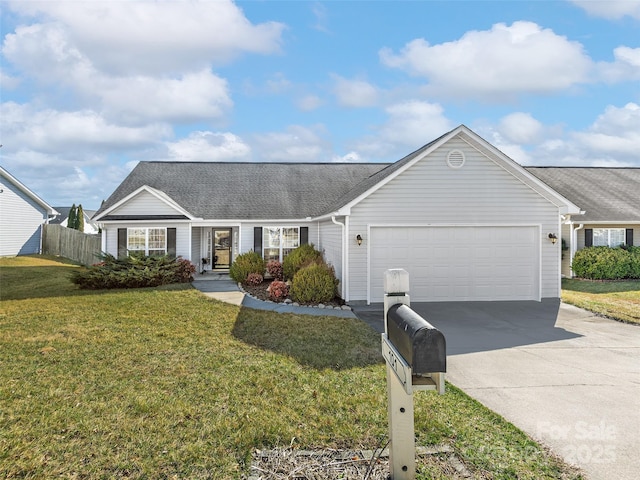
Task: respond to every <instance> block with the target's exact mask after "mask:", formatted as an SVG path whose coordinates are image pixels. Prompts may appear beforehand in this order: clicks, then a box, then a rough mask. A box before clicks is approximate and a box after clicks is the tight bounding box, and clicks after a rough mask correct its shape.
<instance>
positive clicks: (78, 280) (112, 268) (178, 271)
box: [71, 254, 196, 290]
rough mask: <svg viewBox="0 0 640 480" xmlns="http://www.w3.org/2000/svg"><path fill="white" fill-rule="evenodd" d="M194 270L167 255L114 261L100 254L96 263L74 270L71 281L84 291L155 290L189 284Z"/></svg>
mask: <svg viewBox="0 0 640 480" xmlns="http://www.w3.org/2000/svg"><path fill="white" fill-rule="evenodd" d="M195 271H196V267H195V265H193V264H192V263H191V262H190V261H188V260H184V259H182V258H175V257H173V256H169V255H151V256H145V255H140V254H132V255H130V256H129V257H127V258H116V257H114V256H113V255H109V254H104V255H102V261H101V262H100V263H97V264H95V265H92V266H91V267H89V268H87V269H78V270H77V271H75V272H74V273H73V275H72V277H71V281H72V282H73V283H75V284H76V285H78V286H80V288H82V289H88V290H97V289H110V288H143V287H157V286H160V285H168V284H170V283H188V282H191V281H192V280H193V274H194V273H195Z"/></svg>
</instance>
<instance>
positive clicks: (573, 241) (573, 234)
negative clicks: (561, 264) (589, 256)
mask: <svg viewBox="0 0 640 480" xmlns="http://www.w3.org/2000/svg"><path fill="white" fill-rule="evenodd" d="M571 227H573V223H572V224H571ZM583 227H584V223H581V224H580V225H579V226H578V227H577V228H575V229H574V228H571V250H569V254H570V255H571V257H570V259H569V261H570V262H571V263H570V265H571V277H572V278H573V276H574V275H573V257H574V255H575V254H576V252H577V251H578V248H577V247H578V233H577V232H578V230H580V229H581V228H583Z"/></svg>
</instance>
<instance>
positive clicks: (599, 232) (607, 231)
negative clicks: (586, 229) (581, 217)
mask: <svg viewBox="0 0 640 480" xmlns="http://www.w3.org/2000/svg"><path fill="white" fill-rule="evenodd" d="M624 243H625V229H624V228H594V229H593V246H594V247H619V246H620V245H624Z"/></svg>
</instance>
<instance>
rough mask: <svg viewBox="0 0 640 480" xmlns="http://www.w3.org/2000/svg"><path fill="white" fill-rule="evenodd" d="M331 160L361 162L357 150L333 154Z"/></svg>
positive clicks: (336, 161)
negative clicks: (340, 154)
mask: <svg viewBox="0 0 640 480" xmlns="http://www.w3.org/2000/svg"><path fill="white" fill-rule="evenodd" d="M331 161H332V162H335V163H358V162H362V157H361V156H360V154H359V153H358V152H349V153H347V154H345V155H342V156H338V155H335V156H334V157H333V159H332V160H331Z"/></svg>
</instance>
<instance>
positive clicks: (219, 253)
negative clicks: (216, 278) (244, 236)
mask: <svg viewBox="0 0 640 480" xmlns="http://www.w3.org/2000/svg"><path fill="white" fill-rule="evenodd" d="M230 266H231V229H230V228H214V229H213V268H221V269H226V268H229V267H230Z"/></svg>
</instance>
